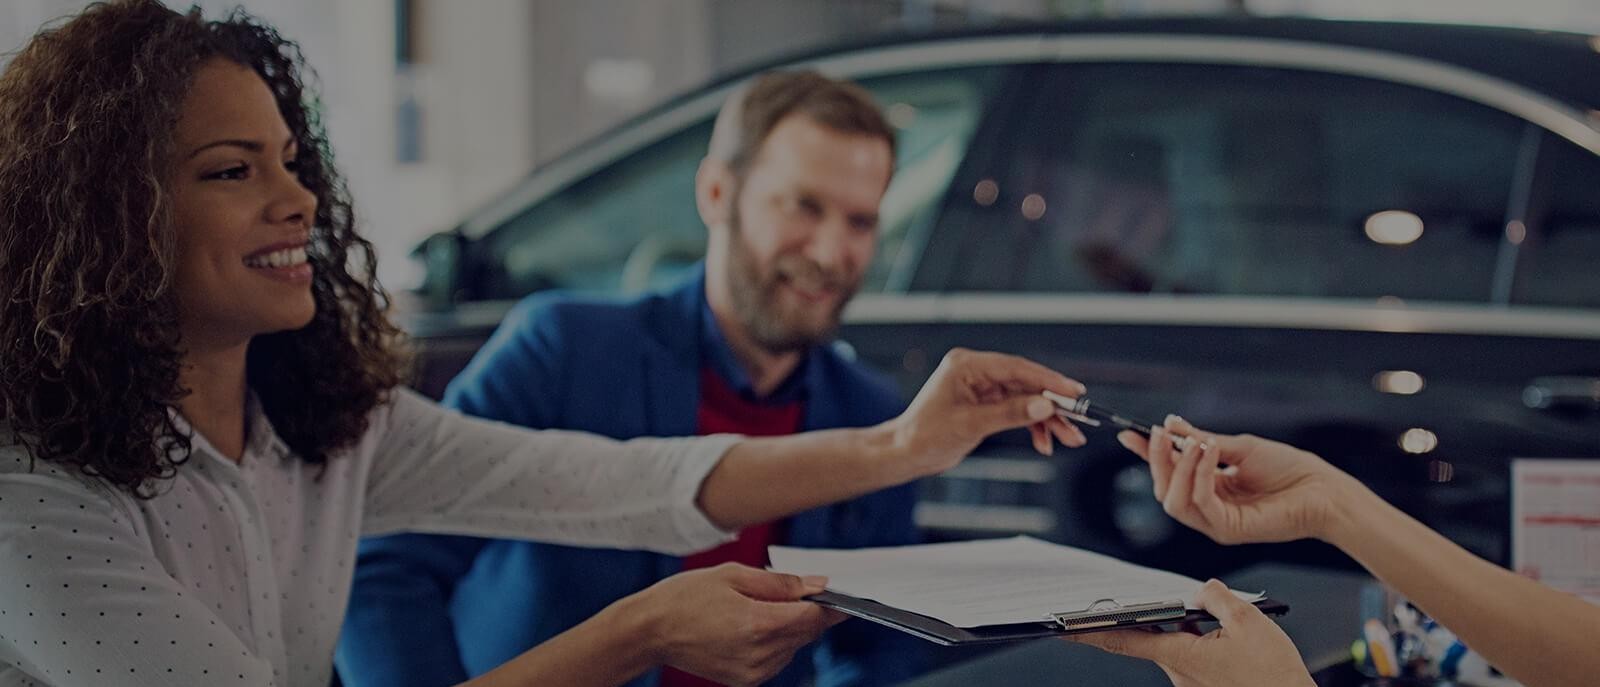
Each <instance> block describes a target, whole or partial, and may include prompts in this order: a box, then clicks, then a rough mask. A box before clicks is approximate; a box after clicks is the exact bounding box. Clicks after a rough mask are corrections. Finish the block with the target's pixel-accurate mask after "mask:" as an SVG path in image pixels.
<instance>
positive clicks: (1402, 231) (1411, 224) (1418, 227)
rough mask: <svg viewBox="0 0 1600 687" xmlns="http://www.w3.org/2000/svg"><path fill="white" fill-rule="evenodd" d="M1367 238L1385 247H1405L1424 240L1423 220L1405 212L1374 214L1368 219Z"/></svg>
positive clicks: (1393, 211) (1391, 211) (1389, 211)
mask: <svg viewBox="0 0 1600 687" xmlns="http://www.w3.org/2000/svg"><path fill="white" fill-rule="evenodd" d="M1367 238H1369V239H1372V240H1373V241H1374V242H1376V243H1381V244H1383V245H1385V246H1404V245H1406V244H1408V243H1412V242H1414V241H1416V240H1417V239H1420V238H1422V218H1421V217H1418V216H1416V215H1415V214H1413V213H1410V212H1406V211H1405V210H1384V211H1382V212H1374V213H1372V216H1371V217H1368V218H1367Z"/></svg>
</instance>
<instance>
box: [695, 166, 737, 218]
mask: <svg viewBox="0 0 1600 687" xmlns="http://www.w3.org/2000/svg"><path fill="white" fill-rule="evenodd" d="M733 202H734V198H733V170H731V169H729V168H728V163H726V162H723V161H721V160H714V159H711V158H709V157H708V158H705V159H703V160H701V161H700V169H699V170H697V171H695V174H694V204H695V208H696V209H698V210H699V211H700V221H701V222H704V223H705V225H706V227H707V228H713V227H718V226H722V225H724V224H727V223H728V218H729V217H730V216H732V214H733Z"/></svg>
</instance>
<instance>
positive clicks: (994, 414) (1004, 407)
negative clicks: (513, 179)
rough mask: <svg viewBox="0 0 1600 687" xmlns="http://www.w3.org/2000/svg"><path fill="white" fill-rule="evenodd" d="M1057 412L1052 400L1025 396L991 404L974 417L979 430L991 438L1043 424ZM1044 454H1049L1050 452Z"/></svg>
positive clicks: (1033, 395) (1032, 395)
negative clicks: (1000, 433)
mask: <svg viewBox="0 0 1600 687" xmlns="http://www.w3.org/2000/svg"><path fill="white" fill-rule="evenodd" d="M1055 412H1056V411H1055V404H1053V403H1051V402H1050V399H1047V398H1045V397H1043V396H1039V395H1037V394H1023V395H1020V396H1012V397H1010V398H1006V399H1002V400H1000V401H997V402H994V403H989V404H987V405H985V406H984V407H982V408H980V409H979V410H978V411H977V412H976V413H974V415H975V416H976V419H977V421H978V423H979V426H978V427H977V430H978V431H979V432H980V433H982V435H983V436H989V435H990V434H994V433H996V432H1001V431H1004V430H1008V429H1016V428H1018V427H1025V426H1028V425H1032V424H1035V423H1039V422H1043V421H1045V420H1046V419H1047V418H1050V417H1053V416H1054V415H1055ZM1044 453H1045V454H1046V455H1048V454H1049V452H1048V451H1046V452H1044Z"/></svg>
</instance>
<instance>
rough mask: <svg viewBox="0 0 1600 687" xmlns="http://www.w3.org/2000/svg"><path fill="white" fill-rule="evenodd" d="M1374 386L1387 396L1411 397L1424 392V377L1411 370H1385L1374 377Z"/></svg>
mask: <svg viewBox="0 0 1600 687" xmlns="http://www.w3.org/2000/svg"><path fill="white" fill-rule="evenodd" d="M1372 386H1373V388H1375V389H1377V390H1378V391H1381V392H1383V393H1386V394H1396V395H1399V396H1410V395H1413V394H1416V393H1417V392H1420V391H1422V388H1423V386H1425V384H1424V383H1423V380H1422V375H1419V374H1417V373H1415V372H1412V371H1411V370H1384V371H1383V372H1379V373H1378V374H1376V375H1373V377H1372Z"/></svg>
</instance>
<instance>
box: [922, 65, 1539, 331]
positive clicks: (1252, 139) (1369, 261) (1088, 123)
mask: <svg viewBox="0 0 1600 687" xmlns="http://www.w3.org/2000/svg"><path fill="white" fill-rule="evenodd" d="M1041 71H1042V73H1043V77H1044V78H1042V79H1041V80H1040V86H1039V87H1038V88H1037V92H1036V95H1035V97H1034V100H1033V103H1032V105H1031V106H1029V107H1028V108H1027V110H1026V111H1025V112H1024V113H1023V116H1022V117H1021V119H1020V122H1021V123H1020V128H1019V130H1018V131H1017V132H1016V134H1015V135H1014V136H1012V137H1010V139H1011V147H1010V149H1009V151H1007V152H1006V153H1005V154H1002V155H1000V156H999V157H998V158H997V159H1001V160H1005V161H1006V163H1005V165H1004V166H1003V167H1002V166H998V165H997V166H996V167H995V168H994V169H992V170H988V173H987V175H985V176H984V178H983V179H982V180H980V181H978V182H977V183H976V184H974V188H973V190H972V198H971V199H970V200H966V201H964V202H965V203H967V204H968V205H969V207H970V208H971V210H970V211H969V212H965V213H956V214H954V215H952V218H953V220H952V221H953V222H959V223H960V224H962V225H965V226H964V227H956V226H949V227H941V229H940V233H941V236H939V237H938V238H937V239H936V240H941V241H952V242H955V243H956V244H957V245H956V246H955V247H953V248H951V249H949V250H948V251H947V252H948V253H949V254H952V255H960V256H961V258H960V264H961V267H958V268H956V267H953V268H951V269H950V271H949V273H948V276H947V279H946V280H945V282H946V285H945V288H947V289H949V290H977V291H988V290H1001V291H1030V292H1157V293H1202V294H1220V295H1248V296H1299V297H1321V298H1361V299H1370V298H1381V297H1394V298H1402V299H1418V300H1444V301H1484V300H1487V299H1488V298H1489V296H1490V293H1491V287H1492V279H1493V272H1494V265H1495V257H1496V254H1497V252H1498V250H1499V247H1500V243H1501V237H1502V236H1503V231H1502V229H1503V226H1504V223H1505V218H1506V207H1507V203H1508V198H1509V195H1510V189H1511V186H1512V175H1513V171H1514V169H1515V166H1516V160H1517V151H1518V144H1519V137H1520V135H1521V132H1522V127H1521V124H1520V122H1519V120H1517V119H1516V118H1514V117H1511V116H1509V115H1506V114H1504V113H1501V112H1499V111H1496V110H1492V109H1490V108H1487V107H1483V106H1480V105H1477V104H1475V103H1471V102H1468V101H1466V100H1462V99H1459V98H1455V97H1452V96H1448V95H1444V94H1440V93H1435V92H1432V91H1427V90H1423V89H1420V88H1415V87H1410V86H1403V85H1398V84H1393V83H1388V82H1381V81H1376V80H1372V79H1366V78H1361V77H1355V76H1347V75H1340V74H1328V73H1321V72H1312V71H1303V70H1293V69H1279V68H1264V67H1251V66H1236V65H1193V64H1154V63H1137V64H1121V63H1118V64H1059V65H1048V66H1045V67H1042V68H1041ZM919 279H920V278H919Z"/></svg>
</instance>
